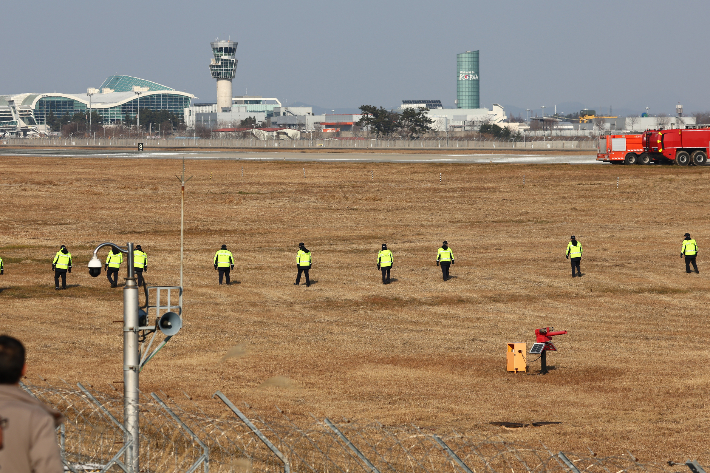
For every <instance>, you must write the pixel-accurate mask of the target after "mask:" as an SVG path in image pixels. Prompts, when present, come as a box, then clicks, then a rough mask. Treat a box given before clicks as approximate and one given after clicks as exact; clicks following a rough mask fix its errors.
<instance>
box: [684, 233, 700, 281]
mask: <svg viewBox="0 0 710 473" xmlns="http://www.w3.org/2000/svg"><path fill="white" fill-rule="evenodd" d="M684 256H685V272H686V273H689V272H690V265H691V263H692V264H693V270H695V272H696V273H700V271H698V264H697V263H696V262H695V259H696V258H697V256H698V244H697V243H696V242H695V240H693V239H692V238H690V233H686V234H685V239H684V240H683V246H681V248H680V257H681V258H682V257H684Z"/></svg>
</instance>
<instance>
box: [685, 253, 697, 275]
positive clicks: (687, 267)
mask: <svg viewBox="0 0 710 473" xmlns="http://www.w3.org/2000/svg"><path fill="white" fill-rule="evenodd" d="M696 256H698V255H692V256H688V255H685V272H686V273H689V272H690V263H693V270H694V271H695V272H696V273H697V272H699V271H698V265H697V263H696V262H695V257H696Z"/></svg>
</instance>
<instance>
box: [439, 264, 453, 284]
mask: <svg viewBox="0 0 710 473" xmlns="http://www.w3.org/2000/svg"><path fill="white" fill-rule="evenodd" d="M439 264H440V265H441V274H442V276H444V281H448V280H449V266H451V262H450V261H442V262H441V263H439Z"/></svg>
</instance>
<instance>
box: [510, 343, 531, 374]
mask: <svg viewBox="0 0 710 473" xmlns="http://www.w3.org/2000/svg"><path fill="white" fill-rule="evenodd" d="M527 352H528V348H527V343H508V371H515V372H516V373H518V372H523V373H525V372H526V371H527V369H528V361H527Z"/></svg>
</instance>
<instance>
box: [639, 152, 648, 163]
mask: <svg viewBox="0 0 710 473" xmlns="http://www.w3.org/2000/svg"><path fill="white" fill-rule="evenodd" d="M638 163H639V164H651V155H650V154H648V153H641V154H640V155H639V159H638Z"/></svg>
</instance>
